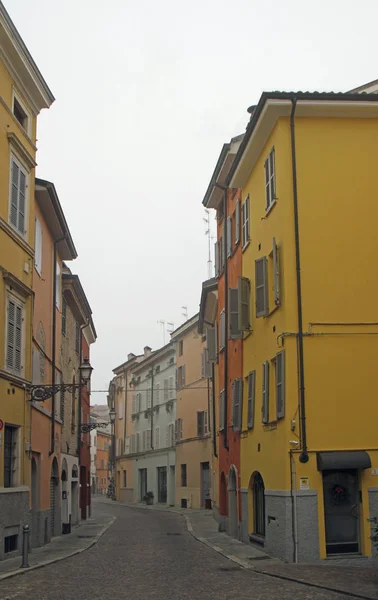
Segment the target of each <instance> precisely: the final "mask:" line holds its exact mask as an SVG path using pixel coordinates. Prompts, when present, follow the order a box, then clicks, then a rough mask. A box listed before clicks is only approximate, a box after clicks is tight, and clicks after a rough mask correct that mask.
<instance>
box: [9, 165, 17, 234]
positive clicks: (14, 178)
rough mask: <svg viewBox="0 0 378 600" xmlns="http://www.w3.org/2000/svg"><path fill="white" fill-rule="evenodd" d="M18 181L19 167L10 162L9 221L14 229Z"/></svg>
mask: <svg viewBox="0 0 378 600" xmlns="http://www.w3.org/2000/svg"><path fill="white" fill-rule="evenodd" d="M18 180H19V167H18V164H17V163H16V162H14V160H12V189H11V205H10V215H9V220H10V222H11V223H12V225H13V226H14V227H17V226H18V185H19V184H18Z"/></svg>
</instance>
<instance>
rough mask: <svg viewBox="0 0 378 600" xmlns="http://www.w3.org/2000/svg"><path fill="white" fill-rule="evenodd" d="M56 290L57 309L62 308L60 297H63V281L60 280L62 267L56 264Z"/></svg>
mask: <svg viewBox="0 0 378 600" xmlns="http://www.w3.org/2000/svg"><path fill="white" fill-rule="evenodd" d="M55 290H56V299H55V304H56V307H57V308H60V296H61V293H62V292H61V290H62V286H61V279H60V265H59V263H56V279H55Z"/></svg>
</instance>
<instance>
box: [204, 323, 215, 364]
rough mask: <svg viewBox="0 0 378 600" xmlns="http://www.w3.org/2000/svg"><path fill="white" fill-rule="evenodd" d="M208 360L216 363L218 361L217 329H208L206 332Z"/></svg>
mask: <svg viewBox="0 0 378 600" xmlns="http://www.w3.org/2000/svg"><path fill="white" fill-rule="evenodd" d="M206 346H207V360H208V361H209V362H215V361H216V360H217V332H216V329H215V327H208V328H207V330H206Z"/></svg>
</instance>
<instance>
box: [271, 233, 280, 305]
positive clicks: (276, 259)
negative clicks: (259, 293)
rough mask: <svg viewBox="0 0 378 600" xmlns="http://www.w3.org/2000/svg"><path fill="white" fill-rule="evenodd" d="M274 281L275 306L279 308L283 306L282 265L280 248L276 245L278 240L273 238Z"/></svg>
mask: <svg viewBox="0 0 378 600" xmlns="http://www.w3.org/2000/svg"><path fill="white" fill-rule="evenodd" d="M272 254H273V281H274V304H275V305H276V306H279V305H280V304H281V298H280V291H281V290H280V264H279V253H278V246H277V244H276V238H273V253H272Z"/></svg>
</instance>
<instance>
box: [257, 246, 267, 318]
mask: <svg viewBox="0 0 378 600" xmlns="http://www.w3.org/2000/svg"><path fill="white" fill-rule="evenodd" d="M255 277H256V317H265V316H266V315H267V314H268V282H267V259H266V256H263V257H262V258H259V259H258V260H256V262H255Z"/></svg>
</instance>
